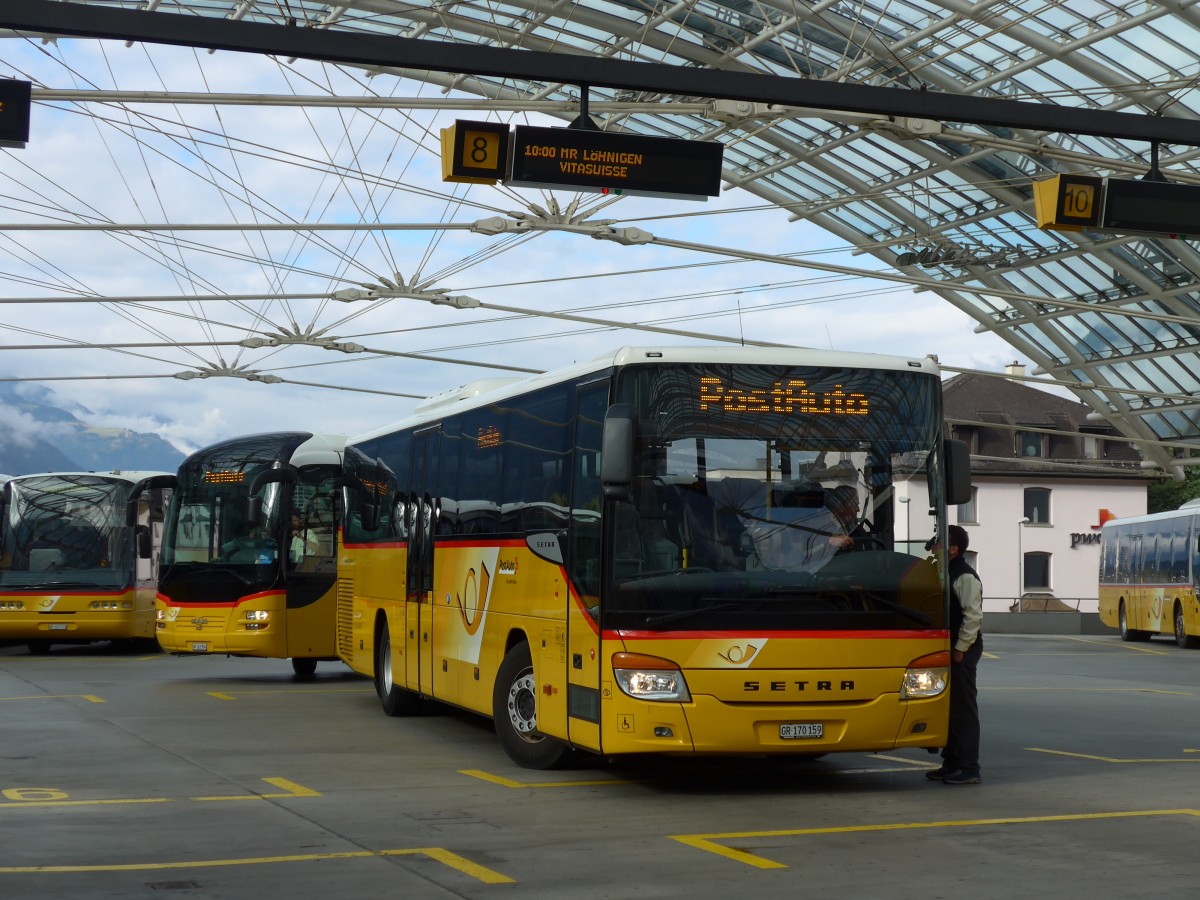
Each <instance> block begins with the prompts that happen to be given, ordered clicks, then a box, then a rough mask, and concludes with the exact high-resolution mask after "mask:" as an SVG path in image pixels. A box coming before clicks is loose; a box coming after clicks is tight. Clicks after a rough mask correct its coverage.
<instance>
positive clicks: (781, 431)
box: [603, 365, 946, 630]
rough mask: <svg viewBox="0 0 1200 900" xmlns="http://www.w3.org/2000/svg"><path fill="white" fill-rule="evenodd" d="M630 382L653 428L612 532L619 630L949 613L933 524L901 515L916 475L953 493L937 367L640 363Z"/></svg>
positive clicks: (640, 412)
mask: <svg viewBox="0 0 1200 900" xmlns="http://www.w3.org/2000/svg"><path fill="white" fill-rule="evenodd" d="M616 393H617V397H616V399H617V401H618V402H626V403H630V404H632V405H633V407H634V409H635V410H636V415H637V418H636V422H637V426H636V427H637V434H638V443H637V451H636V459H635V464H634V472H635V476H634V479H633V484H632V487H631V491H630V494H629V497H628V499H627V500H621V501H618V502H617V503H616V505H615V510H614V512H615V515H614V516H613V517H612V518H611V520H610V522H609V525H608V530H607V533H606V538H607V541H608V546H609V547H610V549H611V552H610V553H609V554H608V555H607V559H608V573H607V575H608V589H607V590H606V591H605V592H604V598H605V599H604V603H603V615H604V619H603V624H604V625H605V626H606V627H614V628H624V629H645V628H650V629H664V630H667V629H685V630H686V629H695V628H721V627H725V628H729V627H734V625H735V623H736V627H753V628H758V629H762V628H766V629H876V628H922V627H924V628H944V627H945V625H946V613H945V608H946V607H945V601H944V592H943V588H942V581H943V578H942V570H941V565H942V563H941V562H939V561H937V560H935V559H932V558H929V557H928V556H927V554H926V552H925V549H924V548H925V537H928V536H932V531H933V528H934V526H935V524H936V523H935V522H934V521H930V522H928V523H923V524H922V527H923V528H925V529H927V532H928V533H927V534H925V535H924V536H923V537H922V538H921V540H920V542H919V543H917V542H913V541H911V539H910V535H909V534H908V529H907V528H905V529H904V532H905V533H904V537H905V539H906V541H898V540H897V530H896V528H895V522H896V518H897V516H896V510H897V508H900V507H898V505H897V503H896V498H897V496H899V495H900V494H901V492H900V491H899V490H898V488H899V487H900V486H902V485H903V486H904V487H905V488H906V489H905V490H904V491H903V495H904V496H907V497H910V501H909V502H911V500H912V499H913V495H911V494H910V492H909V491H908V490H907V488H908V487H910V486H915V485H906V484H904V483H905V482H911V481H912V480H913V479H916V480H917V482H918V483H919V488H918V490H919V494H920V500H921V504H922V511H923V510H924V508H925V507H926V506H928V507H931V508H940V507H941V504H940V503H939V502H938V501H939V497H938V494H939V492H940V490H941V487H940V485H941V483H942V478H941V477H940V475H939V474H938V472H939V465H940V454H939V452H938V448H939V447H940V436H941V422H940V413H941V411H940V408H939V405H938V383H937V380H936V378H935V377H931V376H930V375H928V374H918V373H908V372H904V371H895V370H883V371H880V370H869V371H863V370H856V369H841V368H839V369H822V368H814V367H805V368H794V369H780V368H776V367H762V366H713V365H677V366H655V367H636V368H633V367H631V368H630V369H627V370H625V371H624V372H623V373H621V375H620V376H619V379H618V384H617V392H616ZM926 501H927V503H926ZM905 514H906V515H907V510H905Z"/></svg>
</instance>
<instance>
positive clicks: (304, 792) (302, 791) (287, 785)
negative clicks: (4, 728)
mask: <svg viewBox="0 0 1200 900" xmlns="http://www.w3.org/2000/svg"><path fill="white" fill-rule="evenodd" d="M262 780H263V781H265V782H266V783H267V784H270V785H273V786H275V787H277V788H281V789H282V790H284V791H286V793H283V794H234V795H230V796H223V797H222V796H214V797H182V798H181V797H133V798H128V799H123V800H11V801H2V800H0V809H5V808H9V809H11V808H13V807H21V808H25V807H29V806H42V807H45V806H117V805H121V804H136V803H178V802H180V801H181V800H182V801H187V802H190V803H218V802H226V801H230V800H283V799H287V798H289V797H320V796H321V794H320V792H319V791H314V790H312V789H311V788H306V787H304V786H303V785H299V784H296V783H295V782H294V781H288V780H287V779H286V778H264V779H262Z"/></svg>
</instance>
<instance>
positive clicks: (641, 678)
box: [612, 653, 692, 703]
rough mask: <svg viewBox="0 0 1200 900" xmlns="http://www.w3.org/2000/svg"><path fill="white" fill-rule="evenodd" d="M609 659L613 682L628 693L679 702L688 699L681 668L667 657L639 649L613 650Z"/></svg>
mask: <svg viewBox="0 0 1200 900" xmlns="http://www.w3.org/2000/svg"><path fill="white" fill-rule="evenodd" d="M612 663H613V675H614V676H615V677H616V679H617V685H618V686H619V687H620V688H621V690H622V691H624V692H625V693H626V694H628V695H629V696H630V697H634V698H636V699H638V700H674V701H676V702H680V703H684V702H687V701H688V700H691V699H692V695H691V694H690V693H689V692H688V686H687V681H686V680H685V679H684V677H683V672H681V671H679V666H677V665H676V664H675V663H673V662H671V661H670V660H666V659H660V658H658V657H657V656H645V655H643V654H641V653H614V654H613V658H612Z"/></svg>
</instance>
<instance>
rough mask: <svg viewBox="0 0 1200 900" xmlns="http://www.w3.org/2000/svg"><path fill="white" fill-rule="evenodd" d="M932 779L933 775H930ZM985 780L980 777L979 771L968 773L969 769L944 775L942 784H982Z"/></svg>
mask: <svg viewBox="0 0 1200 900" xmlns="http://www.w3.org/2000/svg"><path fill="white" fill-rule="evenodd" d="M929 774H930V776H931V777H932V773H929ZM982 783H983V779H982V778H981V777H980V775H979V770H978V769H976V770H974V771H968V770H967V769H957V770H955V771H953V772H946V773H944V774H943V775H942V784H982Z"/></svg>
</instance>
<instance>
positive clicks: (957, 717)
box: [942, 634, 983, 772]
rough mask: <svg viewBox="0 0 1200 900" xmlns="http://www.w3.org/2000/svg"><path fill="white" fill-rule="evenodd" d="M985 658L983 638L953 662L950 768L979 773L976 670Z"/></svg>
mask: <svg viewBox="0 0 1200 900" xmlns="http://www.w3.org/2000/svg"><path fill="white" fill-rule="evenodd" d="M982 655H983V635H982V634H981V635H979V637H977V638H976V639H975V643H974V644H972V645H971V649H969V650H968V651H967V652H966V653H964V654H963V660H962V662H952V663H950V734H949V735H948V736H947V738H946V746H945V747H943V748H942V761H943V762H944V763H945V765H946V768H948V769H966V770H967V771H972V772H978V771H979V691H978V688H977V686H976V684H975V670H976V669H977V668H978V667H979V657H981V656H982Z"/></svg>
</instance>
